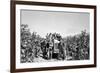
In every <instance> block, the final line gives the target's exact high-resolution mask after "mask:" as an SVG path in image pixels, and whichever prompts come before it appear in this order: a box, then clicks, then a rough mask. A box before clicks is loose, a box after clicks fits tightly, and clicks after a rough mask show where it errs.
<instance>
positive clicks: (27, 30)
mask: <svg viewBox="0 0 100 73" xmlns="http://www.w3.org/2000/svg"><path fill="white" fill-rule="evenodd" d="M11 5H12V6H11V7H12V8H11V71H12V72H27V71H43V70H58V69H73V68H88V67H96V6H93V5H78V4H62V3H45V2H28V1H27V2H25V1H21V2H20V1H15V2H14V1H13V2H12V4H11Z"/></svg>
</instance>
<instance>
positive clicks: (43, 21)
mask: <svg viewBox="0 0 100 73" xmlns="http://www.w3.org/2000/svg"><path fill="white" fill-rule="evenodd" d="M89 17H90V14H89V13H75V12H52V11H34V10H21V24H28V26H29V29H30V31H31V32H33V31H35V32H37V33H38V34H39V35H40V36H42V37H45V36H46V34H47V33H50V32H51V33H54V32H57V33H60V34H61V35H62V37H65V36H68V35H74V34H77V33H80V32H81V31H82V30H86V31H87V32H89V30H90V28H89V24H90V23H89V22H90V21H89V20H90V19H89Z"/></svg>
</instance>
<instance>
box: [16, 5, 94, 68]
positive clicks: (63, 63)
mask: <svg viewBox="0 0 100 73" xmlns="http://www.w3.org/2000/svg"><path fill="white" fill-rule="evenodd" d="M21 9H27V10H28V9H29V10H49V11H70V12H88V13H90V36H91V37H90V60H84V61H60V62H42V63H25V64H21V63H20V10H21ZM93 39H94V11H93V9H84V8H69V7H50V6H35V5H16V69H19V68H20V69H21V68H39V67H54V66H74V65H86V64H94V40H93Z"/></svg>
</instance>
